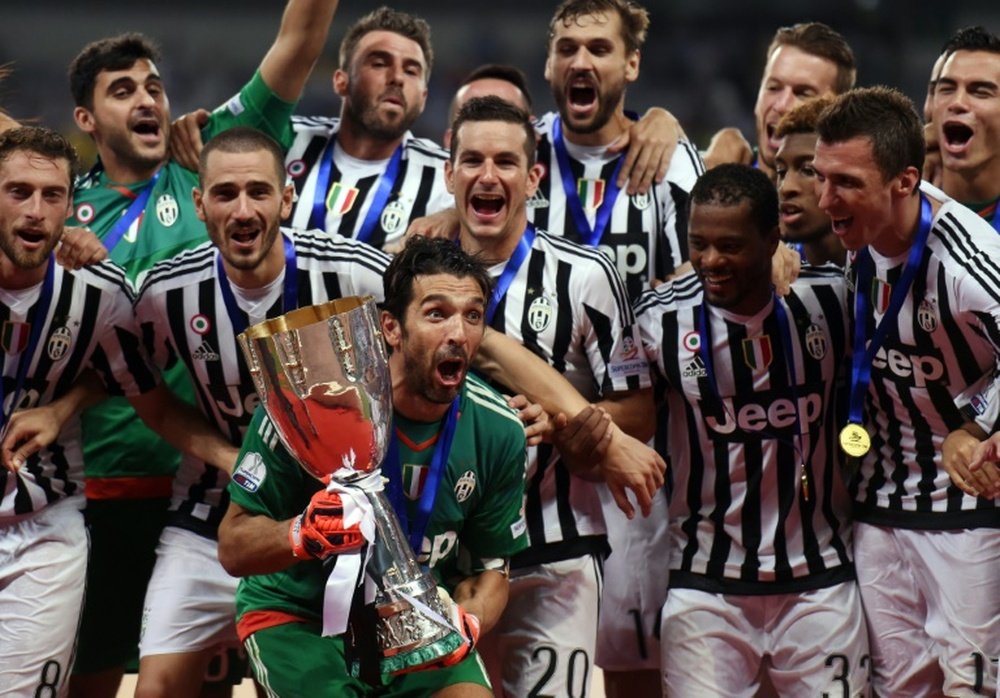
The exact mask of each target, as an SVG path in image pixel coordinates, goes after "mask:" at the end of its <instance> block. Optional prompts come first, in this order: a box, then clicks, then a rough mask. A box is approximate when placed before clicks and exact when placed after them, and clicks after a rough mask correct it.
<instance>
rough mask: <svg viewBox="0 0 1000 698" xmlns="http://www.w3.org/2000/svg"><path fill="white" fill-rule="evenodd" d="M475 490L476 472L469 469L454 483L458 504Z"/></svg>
mask: <svg viewBox="0 0 1000 698" xmlns="http://www.w3.org/2000/svg"><path fill="white" fill-rule="evenodd" d="M475 490H476V474H475V473H474V472H472V471H471V470H466V471H465V474H463V475H462V477H460V478H458V482H456V483H455V500H456V501H458V503H459V504H461V503H462V502H464V501H465V500H466V499H468V498H469V497H470V496H471V495H472V493H473V492H474V491H475Z"/></svg>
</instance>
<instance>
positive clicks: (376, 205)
mask: <svg viewBox="0 0 1000 698" xmlns="http://www.w3.org/2000/svg"><path fill="white" fill-rule="evenodd" d="M336 142H337V136H336V135H333V136H331V138H330V142H329V143H328V144H327V146H326V149H325V150H324V151H323V155H322V157H321V158H320V165H319V172H318V173H317V175H316V191H315V194H314V195H313V205H312V213H311V214H310V216H309V227H310V228H319V229H320V230H326V212H327V208H326V197H327V190H328V189H329V188H330V172H331V171H332V170H333V149H334V145H335V144H336ZM402 160H403V144H402V143H400V144H399V146H398V147H397V148H396V150H395V152H393V154H392V157H391V158H389V164H388V165H386V168H385V171H384V172H383V173H382V176H380V177H379V180H378V184H377V185H376V187H375V196H374V197H373V198H372V201H371V205H370V206H369V207H368V213H367V214H366V215H365V220H364V222H363V223H362V224H361V230H359V231H358V234H357V235H356V236H355V237H356V238H357V239H358V240H360V241H361V242H368V240H369V239H370V238H371V236H372V232H374V230H375V226H376V225H377V224H378V221H379V218H380V217H381V216H382V209H384V208H385V205H386V204H387V203H388V202H389V195H390V194H392V190H393V188H394V187H395V186H396V178H397V177H398V176H399V168H400V163H401V162H402Z"/></svg>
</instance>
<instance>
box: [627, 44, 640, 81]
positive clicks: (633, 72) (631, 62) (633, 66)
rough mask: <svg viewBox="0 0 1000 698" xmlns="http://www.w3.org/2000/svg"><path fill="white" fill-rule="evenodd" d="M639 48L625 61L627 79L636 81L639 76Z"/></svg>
mask: <svg viewBox="0 0 1000 698" xmlns="http://www.w3.org/2000/svg"><path fill="white" fill-rule="evenodd" d="M639 58H640V55H639V49H636V50H635V51H632V52H631V53H630V54H629V55H628V59H627V60H626V61H625V81H626V82H635V80H636V78H638V77H639Z"/></svg>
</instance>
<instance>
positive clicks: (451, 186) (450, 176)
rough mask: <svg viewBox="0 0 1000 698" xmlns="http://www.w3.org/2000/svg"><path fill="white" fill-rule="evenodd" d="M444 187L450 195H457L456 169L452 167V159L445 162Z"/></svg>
mask: <svg viewBox="0 0 1000 698" xmlns="http://www.w3.org/2000/svg"><path fill="white" fill-rule="evenodd" d="M444 185H445V187H447V188H448V193H449V194H454V193H455V168H454V167H452V165H451V158H449V159H447V160H445V161H444Z"/></svg>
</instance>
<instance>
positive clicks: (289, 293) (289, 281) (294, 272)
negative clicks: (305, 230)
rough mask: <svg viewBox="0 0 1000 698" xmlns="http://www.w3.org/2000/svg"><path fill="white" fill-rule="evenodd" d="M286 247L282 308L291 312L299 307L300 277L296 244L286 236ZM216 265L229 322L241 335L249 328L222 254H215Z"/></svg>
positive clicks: (234, 331) (283, 236)
mask: <svg viewBox="0 0 1000 698" xmlns="http://www.w3.org/2000/svg"><path fill="white" fill-rule="evenodd" d="M281 239H282V242H283V243H284V245H285V281H284V290H283V291H282V294H281V307H282V311H283V312H286V313H287V312H290V311H292V310H295V309H296V308H298V307H299V276H298V267H297V265H296V264H295V244H294V243H293V242H292V241H291V239H290V238H288V237H286V236H285V235H284V234H282V236H281ZM215 265H216V269H217V270H218V273H217V277H218V279H219V290H221V291H222V300H223V301H225V304H226V312H227V313H229V322H230V323H232V325H233V333H234V334H241V333H242V332H244V331H245V330H246V328H247V320H246V318H245V317H244V313H243V311H242V310H240V306H239V305H237V303H236V296H235V295H233V287H232V286H231V285H230V283H229V277H227V276H226V269H225V266H224V265H223V263H222V254H220V253H219V252H218V251H216V253H215Z"/></svg>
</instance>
